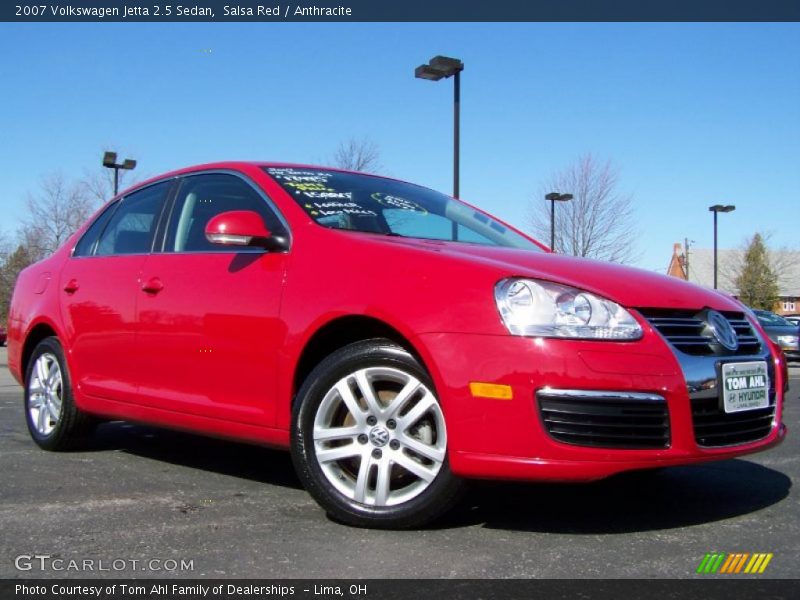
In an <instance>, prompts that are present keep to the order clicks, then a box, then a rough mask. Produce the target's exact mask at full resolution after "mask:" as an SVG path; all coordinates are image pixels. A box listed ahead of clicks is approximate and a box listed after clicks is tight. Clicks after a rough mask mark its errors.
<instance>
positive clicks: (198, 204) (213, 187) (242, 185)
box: [164, 173, 285, 252]
mask: <svg viewBox="0 0 800 600" xmlns="http://www.w3.org/2000/svg"><path fill="white" fill-rule="evenodd" d="M229 210H252V211H255V212H257V213H258V214H259V215H261V218H262V219H264V224H265V225H266V226H267V228H268V229H269V230H270V231H271V232H273V233H278V232H284V230H285V227H284V226H283V225H282V224H281V222H280V221H279V220H278V218H277V216H276V215H275V213H273V212H272V210H271V209H270V207H269V206H268V205H267V203H266V202H265V201H264V198H262V197H261V195H260V194H259V193H258V192H256V190H254V189H253V187H252V186H251V185H250V184H248V183H247V182H246V181H244V180H242V179H241V178H239V177H236V176H235V175H227V174H225V173H212V174H208V175H191V176H188V177H186V178H185V179H184V180H183V182H182V183H181V187H180V189H179V190H178V195H177V197H176V198H175V204H174V206H173V209H172V216H171V217H170V222H169V225H168V227H167V239H166V244H165V246H164V249H165V251H166V252H232V250H231V249H230V248H229V247H225V246H220V245H219V244H212V243H211V242H209V241H208V240H207V239H206V234H205V230H206V225H207V224H208V222H209V221H210V220H211V219H212V218H213V217H215V216H217V215H218V214H220V213H223V212H227V211H229Z"/></svg>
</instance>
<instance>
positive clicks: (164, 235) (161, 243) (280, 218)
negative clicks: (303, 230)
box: [153, 169, 292, 255]
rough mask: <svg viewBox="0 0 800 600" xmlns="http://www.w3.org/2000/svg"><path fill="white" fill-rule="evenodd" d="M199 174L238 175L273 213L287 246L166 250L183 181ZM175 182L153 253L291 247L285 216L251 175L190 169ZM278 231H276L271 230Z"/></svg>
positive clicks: (264, 251)
mask: <svg viewBox="0 0 800 600" xmlns="http://www.w3.org/2000/svg"><path fill="white" fill-rule="evenodd" d="M200 175H233V176H235V177H238V178H239V179H241V180H242V181H244V183H245V184H246V185H248V186H249V187H250V188H252V189H253V190H254V191H255V193H256V194H258V196H260V197H261V199H262V200H263V201H264V203H265V204H266V206H267V209H268V210H269V211H270V212H271V213H272V214H273V215H275V218H276V219H277V220H278V221H279V222H280V224H281V225H282V226H283V228H284V230H285V235H286V239H287V240H288V244H287V247H286V248H285V249H283V250H269V249H267V248H247V247H240V248H237V249H231V250H217V251H214V250H181V251H180V252H175V251H167V249H166V245H167V232H168V231H169V228H170V225H171V224H172V219H173V216H174V213H175V206H176V205H177V203H178V195H179V193H180V190H181V189H182V188H183V185H184V183H185V181H186V180H187V179H189V178H191V177H197V176H200ZM176 179H177V180H178V181H177V184H176V185H175V188H174V192H173V194H172V198H171V201H170V203H169V215H168V216H167V217H166V219H165V220H164V227H163V229H162V231H161V232H160V234H161V238H160V239H159V241H158V244H157V245H158V249H156V245H154V249H153V253H158V254H222V255H224V254H286V253H288V252H289V251H290V250H291V248H292V229H291V227H289V222H288V221H287V220H286V217H284V216H283V213H281V211H280V209H278V206H277V205H276V204H275V202H274V201H273V200H272V198H270V197H269V196H268V195H267V194H266V192H264V190H262V189H261V186H259V185H258V184H257V183H256V182H255V181H253V179H252V178H251V177H249V176H248V175H246V174H244V173H242V172H240V171H235V170H233V169H208V170H203V171H192V172H191V173H184V174H183V175H179V176H177V177H176ZM273 233H278V232H273Z"/></svg>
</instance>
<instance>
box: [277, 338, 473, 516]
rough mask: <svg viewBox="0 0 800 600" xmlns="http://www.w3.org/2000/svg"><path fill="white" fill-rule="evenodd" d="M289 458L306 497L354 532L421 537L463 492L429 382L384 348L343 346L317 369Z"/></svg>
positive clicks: (371, 343) (303, 395) (403, 356)
mask: <svg viewBox="0 0 800 600" xmlns="http://www.w3.org/2000/svg"><path fill="white" fill-rule="evenodd" d="M291 450H292V460H293V462H294V465H295V469H296V470H297V474H298V476H299V477H300V480H301V481H302V483H303V485H304V486H305V488H306V490H308V492H309V493H310V494H311V495H312V496H313V497H314V499H315V500H316V501H317V502H318V503H319V504H320V505H321V506H322V507H323V508H324V509H325V510H326V511H327V513H328V515H329V516H330V517H331V518H333V519H334V520H336V521H339V522H342V523H345V524H348V525H354V526H357V527H372V528H379V529H409V528H414V527H421V526H422V525H425V524H427V523H430V522H431V521H433V520H434V519H436V518H437V517H439V516H440V515H442V514H443V513H444V512H445V511H447V510H448V509H449V508H450V507H451V506H452V505H453V504H454V503H455V502H456V501H457V500H458V498H459V496H460V492H461V490H462V487H463V482H462V481H461V480H460V479H458V478H457V477H455V476H454V475H453V474H452V473H451V471H450V467H449V463H448V460H447V432H446V427H445V421H444V415H443V414H442V410H441V407H440V405H439V402H438V400H437V398H436V394H435V391H434V387H433V382H432V381H431V379H430V376H429V375H428V374H427V372H426V371H425V369H424V368H423V367H422V366H421V365H420V364H419V362H417V360H416V359H415V358H414V357H412V356H411V355H410V354H409V353H408V352H406V351H405V350H404V349H403V348H401V347H399V346H397V345H396V344H394V343H393V342H391V341H390V340H386V339H373V340H367V341H362V342H356V343H354V344H350V345H348V346H345V347H343V348H341V349H339V350H337V351H336V352H334V353H333V354H331V355H330V356H328V357H327V358H325V359H324V360H323V361H322V362H320V364H319V365H317V367H316V368H314V370H313V371H312V372H311V374H310V375H309V376H308V377H307V378H306V380H305V382H304V383H303V385H302V387H301V388H300V391H299V392H298V395H297V398H296V401H295V404H294V407H293V411H292V431H291Z"/></svg>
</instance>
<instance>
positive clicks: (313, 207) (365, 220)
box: [265, 167, 541, 252]
mask: <svg viewBox="0 0 800 600" xmlns="http://www.w3.org/2000/svg"><path fill="white" fill-rule="evenodd" d="M265 170H266V172H267V173H268V174H269V175H270V176H271V177H272V178H273V179H274V180H275V181H276V182H277V183H278V184H279V185H280V186H281V187H282V188H283V189H284V190H286V192H287V193H288V194H289V195H290V196H291V197H292V198H294V199H295V201H296V202H297V203H298V204H299V205H300V206H301V207H302V208H303V209H304V210H305V211H306V213H308V215H309V216H310V217H311V218H312V219H314V221H316V222H317V223H318V224H320V225H322V226H324V227H329V228H332V229H346V230H350V231H363V232H367V233H377V234H383V235H397V236H403V237H412V238H422V239H431V240H447V241H457V242H466V243H472V244H484V245H487V246H506V247H511V248H521V249H524V250H537V251H540V252H541V248H539V246H537V245H536V244H534V243H533V242H532V241H530V240H529V239H527V238H525V237H523V236H521V235H520V234H518V233H517V232H515V231H513V230H511V229H509V228H508V227H506V226H505V225H503V224H501V223H499V222H497V221H495V220H494V219H492V218H491V217H489V216H488V215H486V214H484V213H482V212H479V211H476V210H475V209H474V208H471V207H469V206H467V205H466V204H464V203H462V202H459V201H458V200H453V199H452V198H449V197H448V196H445V195H444V194H440V193H439V192H434V191H433V190H429V189H427V188H424V187H420V186H418V185H413V184H410V183H403V182H401V181H394V180H391V179H384V178H382V177H373V176H371V175H360V174H357V173H342V172H339V171H327V170H324V169H306V168H292V167H266V168H265Z"/></svg>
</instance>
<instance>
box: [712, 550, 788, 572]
mask: <svg viewBox="0 0 800 600" xmlns="http://www.w3.org/2000/svg"><path fill="white" fill-rule="evenodd" d="M773 556H774V555H773V553H772V552H769V553H766V552H754V553H752V554H751V553H749V552H734V553H730V554H728V553H726V552H708V553H706V555H705V556H704V557H703V560H701V561H700V565H699V566H698V567H697V573H700V574H702V575H706V574H711V573H724V574H726V575H731V574H737V573H749V574H757V573H763V572H764V571H765V570H766V569H767V565H768V564H769V561H771V560H772V557H773Z"/></svg>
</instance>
